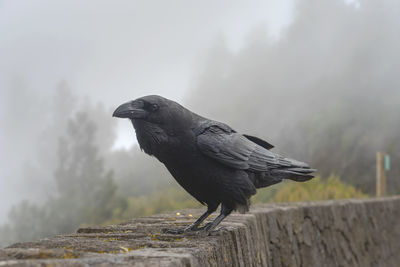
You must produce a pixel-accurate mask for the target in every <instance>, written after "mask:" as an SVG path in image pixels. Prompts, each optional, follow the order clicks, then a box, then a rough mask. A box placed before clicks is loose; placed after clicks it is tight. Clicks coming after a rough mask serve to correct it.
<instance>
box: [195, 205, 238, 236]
mask: <svg viewBox="0 0 400 267" xmlns="http://www.w3.org/2000/svg"><path fill="white" fill-rule="evenodd" d="M232 211H233V208H228V207H227V206H225V205H224V204H222V205H221V213H220V214H219V215H218V217H217V218H215V220H214V221H212V222H210V223H207V224H206V225H205V226H204V227H201V228H199V229H198V230H199V231H201V232H202V233H201V234H209V233H210V232H211V231H212V230H214V229H215V227H217V226H218V224H220V223H221V222H222V220H223V219H225V218H226V217H227V216H228V215H229V214H231V212H232Z"/></svg>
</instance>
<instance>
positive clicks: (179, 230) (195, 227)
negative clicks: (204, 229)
mask: <svg viewBox="0 0 400 267" xmlns="http://www.w3.org/2000/svg"><path fill="white" fill-rule="evenodd" d="M217 207H218V205H216V206H211V205H209V206H208V207H207V210H206V212H204V213H203V215H201V216H200V217H199V218H198V219H197V220H196V221H195V222H194V223H192V224H191V225H189V226H188V227H185V228H177V229H168V230H167V231H166V232H165V233H167V234H183V233H185V232H190V231H197V230H198V229H199V225H200V224H201V223H202V222H203V221H204V220H205V219H207V217H208V216H210V215H211V213H213V212H214V211H216V210H217Z"/></svg>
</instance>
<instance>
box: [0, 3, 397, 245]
mask: <svg viewBox="0 0 400 267" xmlns="http://www.w3.org/2000/svg"><path fill="white" fill-rule="evenodd" d="M399 20H400V4H399V3H398V1H395V0H385V1H373V0H364V1H361V0H360V1H342V0H336V1H324V2H323V3H322V2H321V1H312V0H307V1H294V0H293V1H290V0H287V1H272V0H270V1H218V2H215V1H201V2H196V1H183V0H180V1H178V0H176V1H168V2H164V1H118V2H115V1H114V2H111V1H105V0H102V1H84V2H82V1H61V2H57V3H55V2H54V1H50V0H48V1H35V3H32V2H30V1H0V59H1V60H0V129H1V131H0V148H1V149H0V223H3V222H6V221H7V214H8V212H9V211H10V209H11V207H12V206H13V205H15V204H17V203H20V202H21V201H22V200H29V201H30V202H32V203H39V204H40V203H46V201H48V199H51V198H54V197H56V196H57V195H58V194H60V192H58V191H57V182H56V181H55V179H54V177H55V176H56V171H57V170H58V169H59V168H60V157H59V154H60V147H62V146H60V142H61V141H60V140H63V138H64V139H65V136H66V135H68V131H71V130H68V129H69V128H68V127H69V126H68V125H71V120H72V122H73V120H74V119H75V120H76V118H78V117H77V114H80V113H85V114H87V117H88V120H89V122H90V123H93V125H94V126H93V128H94V129H95V130H93V131H95V133H94V134H93V136H94V140H93V142H94V143H93V147H95V150H96V153H98V155H99V157H101V159H102V160H103V161H102V162H104V166H102V167H104V169H105V170H110V171H111V172H112V176H113V179H114V180H115V183H116V186H117V187H118V190H117V189H116V190H117V191H118V192H120V193H121V194H122V195H123V196H125V197H132V196H134V197H145V196H147V195H149V194H151V192H153V191H154V190H161V189H162V188H164V187H166V186H176V183H175V182H174V180H173V179H172V177H171V176H170V175H169V174H168V172H167V171H166V170H165V168H164V167H163V166H162V165H161V164H160V163H158V162H157V161H156V160H155V159H153V158H150V157H147V156H146V155H144V154H143V153H141V152H140V150H139V148H138V147H137V145H136V141H135V135H134V131H133V129H132V126H131V125H130V123H129V122H128V121H118V122H117V121H116V120H114V119H112V118H111V114H112V111H113V109H114V108H115V107H116V106H118V105H119V104H120V103H122V102H125V101H127V100H129V99H135V98H137V97H140V96H143V95H149V94H160V95H162V96H165V97H167V98H170V99H173V100H176V101H178V102H180V103H182V104H184V105H185V106H186V107H188V108H189V109H191V110H193V111H194V112H196V113H199V114H201V115H203V116H206V117H209V118H212V119H215V120H218V121H222V122H225V123H228V124H229V125H230V126H232V127H233V128H235V129H236V130H237V131H240V132H243V133H247V134H253V135H257V136H259V137H261V138H264V139H266V140H267V141H268V142H270V143H272V144H274V145H275V146H276V151H278V152H279V153H281V154H284V155H291V156H292V157H294V158H300V159H302V160H303V161H306V162H309V163H310V164H311V165H312V166H313V167H315V168H317V169H318V170H319V174H320V175H322V176H324V177H326V176H328V175H329V174H331V173H334V174H337V175H339V176H340V177H341V179H342V180H344V181H346V182H348V183H349V184H352V185H354V186H356V187H357V188H359V189H360V190H362V191H363V192H366V193H369V194H371V193H373V191H374V175H375V165H374V160H375V153H376V152H377V151H381V150H382V151H386V152H389V153H390V154H391V156H392V161H393V164H392V165H393V170H392V171H391V173H390V175H391V177H398V175H399V174H400V169H399V168H398V167H397V166H396V164H395V163H396V162H398V160H400V142H399V141H398V135H399V130H400V119H399V116H398V115H397V114H399V112H400V90H399V85H400V82H399V79H398V70H399V69H400V66H399V65H400V55H399V53H398V47H400V35H399V32H400V21H399ZM61 143H62V142H61ZM99 169H102V168H99ZM100 176H101V177H103V176H104V177H106V176H107V175H105V174H104V175H100ZM104 179H106V178H104ZM397 180H398V179H397ZM389 185H390V187H389V189H390V190H391V193H399V192H400V182H399V181H396V180H395V179H392V181H389ZM102 216H103V215H102ZM92 221H93V222H97V221H96V220H92ZM78 223H79V222H76V224H78ZM63 229H65V231H68V230H69V229H70V228H63ZM55 233H56V231H55ZM32 238H33V237H32ZM0 239H1V238H0Z"/></svg>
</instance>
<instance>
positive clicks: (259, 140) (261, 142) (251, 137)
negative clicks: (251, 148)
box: [243, 134, 274, 150]
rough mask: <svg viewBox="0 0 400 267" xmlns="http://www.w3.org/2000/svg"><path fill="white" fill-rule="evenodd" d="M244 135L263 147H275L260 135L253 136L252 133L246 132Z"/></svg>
mask: <svg viewBox="0 0 400 267" xmlns="http://www.w3.org/2000/svg"><path fill="white" fill-rule="evenodd" d="M243 136H244V137H246V138H247V139H249V140H250V141H252V142H254V143H256V144H257V145H259V146H262V147H263V148H266V149H268V150H270V149H272V148H274V146H273V145H271V144H270V143H268V142H267V141H265V140H262V139H261V138H258V137H255V136H251V135H248V134H244V135H243Z"/></svg>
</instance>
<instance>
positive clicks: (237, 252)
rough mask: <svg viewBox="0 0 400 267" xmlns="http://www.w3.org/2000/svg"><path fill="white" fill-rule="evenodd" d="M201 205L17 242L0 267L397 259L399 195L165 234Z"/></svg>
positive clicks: (387, 262) (266, 211) (280, 210)
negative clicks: (214, 229) (203, 232)
mask: <svg viewBox="0 0 400 267" xmlns="http://www.w3.org/2000/svg"><path fill="white" fill-rule="evenodd" d="M201 212H202V210H185V211H181V212H180V215H179V216H177V214H176V213H170V214H163V215H155V216H150V217H146V218H139V219H134V220H131V221H129V222H126V223H123V224H119V225H111V226H107V227H91V228H82V229H79V230H78V231H77V233H75V234H69V235H60V236H56V237H53V238H50V239H43V240H40V241H37V242H26V243H17V244H14V245H12V246H10V247H8V248H5V249H3V250H0V266H54V267H55V266H109V265H115V266H362V267H364V266H400V197H391V198H374V199H362V200H340V201H323V202H310V203H291V204H268V205H255V206H253V208H252V209H251V212H249V213H247V214H233V215H231V216H229V217H228V219H226V220H225V221H224V222H223V223H222V225H223V226H225V227H226V228H227V229H228V231H226V232H219V233H217V234H216V235H213V236H208V237H193V236H177V235H170V234H162V229H164V228H171V227H178V226H183V225H187V224H189V223H191V222H192V221H193V220H194V218H195V217H197V216H199V215H200V214H201ZM190 215H192V216H193V217H191V216H190Z"/></svg>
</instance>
